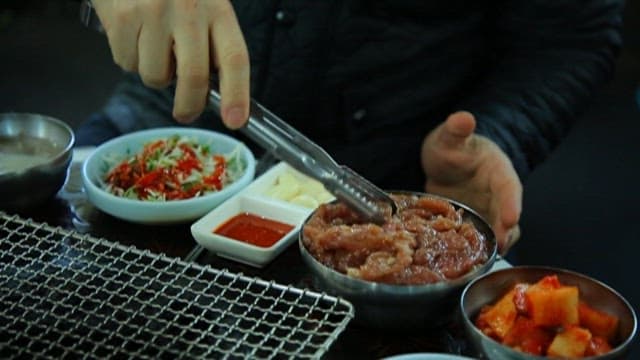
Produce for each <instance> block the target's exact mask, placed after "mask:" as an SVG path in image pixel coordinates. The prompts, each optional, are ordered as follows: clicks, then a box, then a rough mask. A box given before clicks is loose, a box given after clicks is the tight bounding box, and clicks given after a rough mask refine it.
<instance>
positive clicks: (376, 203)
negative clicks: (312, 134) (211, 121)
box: [80, 0, 397, 224]
mask: <svg viewBox="0 0 640 360" xmlns="http://www.w3.org/2000/svg"><path fill="white" fill-rule="evenodd" d="M80 20H81V21H82V23H83V24H84V25H85V26H86V27H89V28H92V29H94V30H97V31H99V32H104V28H103V27H102V24H101V23H100V19H99V18H98V16H96V15H95V9H94V7H93V5H92V4H91V1H89V0H84V1H83V2H82V3H81V6H80ZM212 80H213V81H212V82H211V84H212V87H214V86H216V85H217V83H218V82H217V79H212ZM209 102H210V103H211V105H212V106H213V107H214V108H216V109H217V111H218V112H220V94H219V93H218V91H217V90H215V89H214V90H211V91H210V93H209ZM240 131H241V132H242V133H244V134H245V135H247V136H248V137H249V138H251V139H252V140H253V141H255V142H256V143H258V144H259V145H260V146H262V147H263V148H264V149H265V150H267V151H269V152H271V153H272V154H273V155H274V156H275V157H276V158H278V159H280V160H282V161H285V162H287V163H288V164H289V165H291V166H292V167H293V168H295V169H296V170H298V171H300V172H301V173H303V174H306V175H308V176H309V177H311V178H314V179H316V180H318V181H320V182H321V183H322V184H323V185H324V187H325V188H326V189H327V190H328V191H329V192H330V193H332V194H333V195H334V196H335V197H336V198H337V199H338V200H341V201H343V202H344V203H346V204H347V205H349V206H350V207H351V208H353V209H354V210H356V211H357V212H358V213H360V214H361V216H363V217H364V219H365V220H368V221H371V222H374V223H377V224H381V223H383V222H384V220H385V208H384V207H383V206H381V204H384V203H386V204H388V205H389V206H390V208H391V214H395V213H396V210H397V207H396V204H395V202H394V201H393V199H392V198H391V197H390V196H389V195H388V194H387V193H385V192H384V191H382V190H381V189H379V188H378V187H377V186H375V185H374V184H373V183H371V182H369V181H368V180H366V179H365V178H363V177H362V176H360V175H359V174H358V173H356V172H355V171H353V170H351V169H349V168H348V167H346V166H341V165H338V164H337V163H336V162H335V161H334V160H333V158H331V156H329V154H327V152H326V151H325V150H324V149H322V148H321V147H320V146H318V145H317V144H315V143H314V142H313V141H311V140H309V139H308V138H307V137H306V136H304V135H302V134H301V133H300V132H299V131H298V130H296V129H294V128H293V127H292V126H290V125H289V124H287V123H286V122H284V121H283V120H282V119H280V118H279V117H277V116H276V115H274V114H273V113H271V112H270V111H269V110H267V109H266V108H265V107H263V106H262V105H260V104H259V103H257V102H256V101H255V100H253V99H252V100H251V106H250V113H249V119H248V121H247V123H246V125H245V126H244V127H242V128H240Z"/></svg>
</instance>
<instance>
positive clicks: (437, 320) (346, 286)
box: [298, 192, 497, 331]
mask: <svg viewBox="0 0 640 360" xmlns="http://www.w3.org/2000/svg"><path fill="white" fill-rule="evenodd" d="M396 193H399V192H396ZM404 193H407V192H404ZM412 194H417V195H425V194H420V193H412ZM432 196H433V195H432ZM445 200H447V201H449V202H451V203H452V204H453V205H454V207H456V208H462V209H464V216H463V218H464V219H465V220H469V221H472V222H473V224H474V225H475V226H476V228H477V229H478V230H479V231H480V232H481V233H482V234H483V235H484V236H485V237H486V239H487V241H488V242H489V251H490V252H489V259H488V261H487V262H486V263H485V264H484V265H482V266H480V267H477V268H475V269H474V270H473V271H471V272H469V273H467V274H465V275H464V276H462V277H460V278H458V279H455V280H451V281H446V282H439V283H434V284H425V285H389V284H382V283H376V282H370V281H364V280H360V279H356V278H353V277H349V276H347V275H345V274H343V273H340V272H338V271H336V270H334V269H331V268H329V267H327V266H325V265H324V264H322V263H321V262H319V261H318V260H316V259H315V258H314V257H313V256H312V255H311V254H310V253H309V251H308V250H307V248H306V247H305V245H304V242H303V237H304V231H300V236H299V239H298V244H299V247H300V253H301V255H302V259H303V260H304V262H305V264H306V265H307V266H308V268H309V269H310V271H311V273H312V275H313V278H314V282H315V283H314V285H315V286H316V287H317V288H318V289H319V290H322V291H325V292H326V293H328V294H332V295H335V296H339V297H342V298H345V299H346V300H348V301H350V302H351V303H352V304H353V306H354V308H355V318H354V322H355V323H357V324H359V325H361V326H363V327H367V328H373V329H379V330H385V331H411V330H416V329H429V328H435V327H439V326H442V325H443V324H445V323H447V322H448V321H450V320H452V319H453V318H454V313H455V310H456V305H457V304H458V301H459V298H460V293H461V292H462V290H463V289H464V287H465V285H466V284H467V283H468V282H469V281H471V280H472V279H474V278H476V277H478V276H480V275H482V274H484V273H485V272H487V271H488V270H489V269H490V268H491V267H492V266H493V263H494V262H495V259H496V256H497V255H496V253H497V245H496V241H495V236H494V234H493V231H492V230H491V227H490V226H489V225H488V224H487V222H486V221H485V220H483V219H482V217H481V216H480V215H478V214H477V213H476V212H475V211H474V210H472V209H470V208H469V207H467V206H466V205H463V204H461V203H459V202H457V201H453V200H450V199H445ZM311 216H313V214H311V215H310V217H311ZM310 217H309V218H310ZM309 218H308V219H307V220H306V221H305V223H306V222H307V221H308V220H309Z"/></svg>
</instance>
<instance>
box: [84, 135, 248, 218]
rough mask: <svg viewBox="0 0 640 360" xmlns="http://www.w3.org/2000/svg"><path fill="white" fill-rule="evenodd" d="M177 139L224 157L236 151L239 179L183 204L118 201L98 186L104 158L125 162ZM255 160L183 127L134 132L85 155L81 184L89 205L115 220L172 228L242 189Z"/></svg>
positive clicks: (221, 138)
mask: <svg viewBox="0 0 640 360" xmlns="http://www.w3.org/2000/svg"><path fill="white" fill-rule="evenodd" d="M174 135H181V136H186V137H189V138H190V139H194V140H196V141H198V142H199V143H201V144H207V145H209V146H210V147H211V152H212V153H223V154H227V153H230V152H232V151H233V150H234V149H236V148H237V147H240V158H241V160H242V161H243V163H244V165H245V171H244V173H243V174H242V176H241V177H240V178H239V179H236V181H235V182H233V183H231V184H229V185H227V186H226V187H225V188H223V189H222V190H220V191H218V192H213V193H209V194H205V195H202V196H199V197H194V198H190V199H184V200H172V201H143V200H137V199H129V198H124V197H119V196H116V195H114V194H111V193H109V192H108V191H106V190H105V189H104V188H103V186H102V185H101V183H102V179H103V177H104V176H105V173H106V172H107V170H108V165H107V164H106V161H105V159H106V158H107V157H117V158H122V159H124V158H126V157H128V156H130V155H131V154H134V153H137V152H138V151H140V150H141V149H142V148H143V147H144V145H145V144H147V143H149V142H150V141H154V140H157V139H161V138H168V137H170V136H174ZM254 174H255V158H254V156H253V153H251V151H250V150H249V148H248V147H247V146H246V145H245V144H243V143H242V142H240V141H238V140H237V139H234V138H232V137H230V136H227V135H225V134H222V133H218V132H214V131H210V130H203V129H196V128H183V127H168V128H156V129H150V130H143V131H137V132H133V133H129V134H126V135H123V136H119V137H117V138H114V139H112V140H109V141H107V142H105V143H103V144H102V145H100V146H98V147H97V148H96V149H95V150H93V151H92V152H91V153H90V154H88V155H87V158H86V160H85V161H84V164H83V167H82V183H83V185H84V189H85V191H86V193H87V196H88V198H89V201H90V202H91V203H92V204H93V205H95V206H96V207H97V208H98V209H100V210H102V211H104V212H106V213H108V214H110V215H112V216H115V217H117V218H120V219H123V220H126V221H131V222H136V223H142V224H176V223H184V222H188V221H193V220H195V219H198V218H199V217H201V216H203V215H205V214H206V213H207V212H209V211H211V210H212V209H213V208H215V207H216V206H218V205H219V204H221V203H222V202H223V201H225V200H227V199H228V198H229V197H231V196H233V195H234V194H236V193H237V192H239V191H240V190H242V189H244V188H245V187H246V186H247V185H248V184H249V183H251V181H252V180H253V178H254Z"/></svg>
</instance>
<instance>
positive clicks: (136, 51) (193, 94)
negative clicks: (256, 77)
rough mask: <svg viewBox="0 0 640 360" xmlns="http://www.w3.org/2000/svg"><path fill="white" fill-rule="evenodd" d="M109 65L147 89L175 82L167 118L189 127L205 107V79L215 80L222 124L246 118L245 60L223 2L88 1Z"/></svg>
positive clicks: (241, 42)
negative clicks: (104, 37)
mask: <svg viewBox="0 0 640 360" xmlns="http://www.w3.org/2000/svg"><path fill="white" fill-rule="evenodd" d="M93 4H94V6H95V9H96V13H97V14H98V17H99V18H100V21H101V22H102V26H103V27H104V29H105V31H106V33H107V37H108V39H109V46H110V47H111V52H112V55H113V59H114V61H115V62H116V64H118V65H119V66H120V67H122V68H123V69H124V70H126V71H131V72H138V73H139V74H140V77H141V78H142V81H143V82H144V83H145V84H146V85H147V86H150V87H154V88H163V87H166V86H167V85H169V84H170V83H171V82H172V81H173V80H174V79H175V80H176V93H175V99H174V100H175V101H174V107H173V116H174V117H175V118H176V119H177V120H178V121H181V122H190V121H193V120H194V119H195V118H196V117H198V115H200V113H201V112H202V110H203V109H204V107H205V104H206V100H207V94H208V90H209V79H210V77H209V75H210V71H211V70H212V69H214V70H215V69H217V70H218V74H219V78H220V94H221V98H222V104H221V105H222V106H221V115H222V120H223V122H224V123H225V124H226V125H227V126H228V127H229V128H232V129H235V128H238V127H241V126H242V125H243V124H244V122H245V121H246V119H247V117H248V115H249V76H250V74H249V72H250V71H249V55H248V52H247V48H246V44H245V42H244V37H243V36H242V31H241V30H240V26H239V25H238V21H237V19H236V16H235V13H234V10H233V7H232V6H231V3H230V2H229V0H93Z"/></svg>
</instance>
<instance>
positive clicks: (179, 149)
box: [104, 135, 245, 201]
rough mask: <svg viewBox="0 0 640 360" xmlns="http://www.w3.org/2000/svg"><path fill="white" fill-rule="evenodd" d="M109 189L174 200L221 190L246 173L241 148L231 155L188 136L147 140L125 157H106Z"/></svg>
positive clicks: (120, 193)
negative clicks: (138, 149)
mask: <svg viewBox="0 0 640 360" xmlns="http://www.w3.org/2000/svg"><path fill="white" fill-rule="evenodd" d="M105 162H106V164H107V168H108V170H107V171H106V176H105V178H104V181H105V188H106V190H107V191H108V192H110V193H112V194H114V195H117V196H121V197H126V198H131V199H138V200H147V201H170V200H181V199H189V198H193V197H198V196H202V195H204V194H207V193H211V192H217V191H220V190H222V189H224V188H225V186H227V185H229V184H231V183H233V182H234V181H235V180H237V179H238V178H240V177H241V176H242V174H243V173H244V170H245V166H244V164H243V161H242V159H241V158H240V151H239V147H238V148H236V149H234V150H233V151H232V152H231V153H230V154H216V153H212V151H211V148H210V146H209V145H203V144H200V143H198V142H196V141H195V140H194V139H190V138H188V137H186V136H181V135H173V136H171V137H169V138H163V139H159V140H156V141H152V142H149V143H146V144H145V145H144V147H143V149H142V150H141V151H140V152H138V153H136V154H133V155H132V156H129V157H127V158H126V159H124V160H118V159H105Z"/></svg>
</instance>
